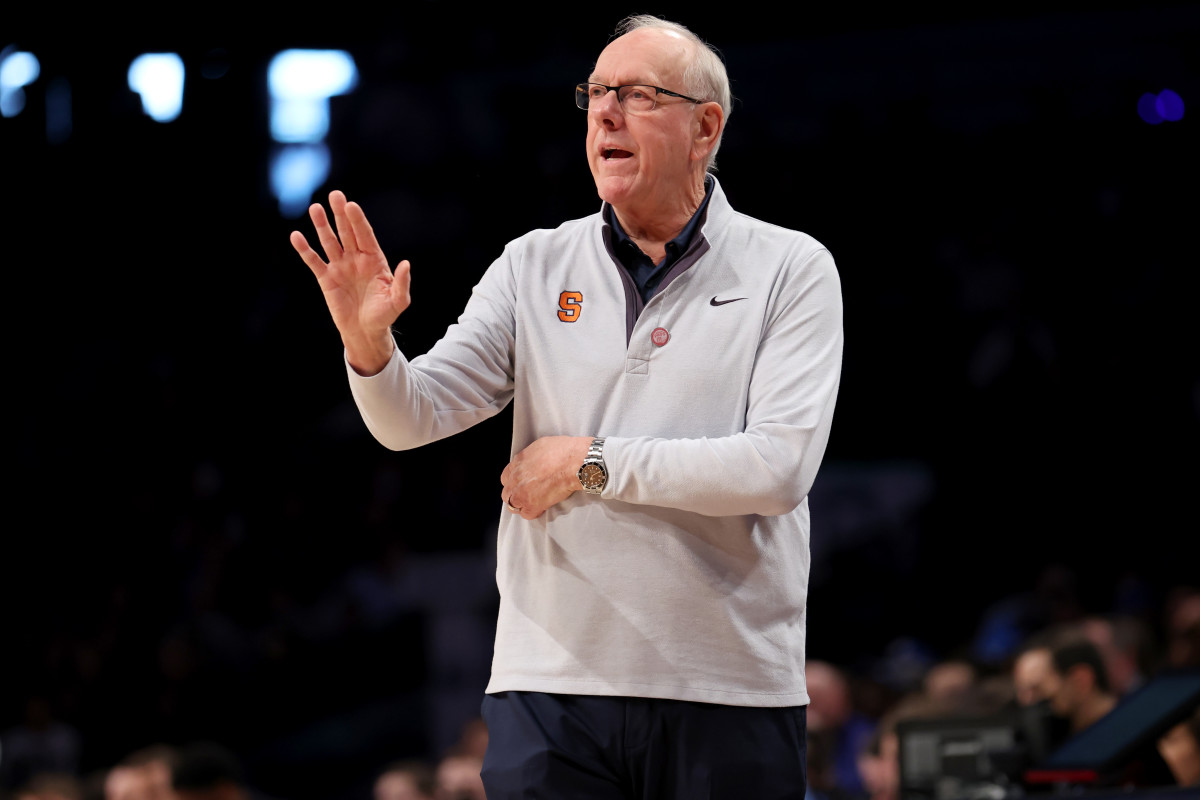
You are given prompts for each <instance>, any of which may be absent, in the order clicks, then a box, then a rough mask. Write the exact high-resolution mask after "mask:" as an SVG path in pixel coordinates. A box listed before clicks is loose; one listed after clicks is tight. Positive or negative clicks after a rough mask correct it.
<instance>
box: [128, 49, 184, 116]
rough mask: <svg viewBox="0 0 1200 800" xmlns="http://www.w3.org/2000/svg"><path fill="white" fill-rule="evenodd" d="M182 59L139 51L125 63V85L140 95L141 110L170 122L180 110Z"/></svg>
mask: <svg viewBox="0 0 1200 800" xmlns="http://www.w3.org/2000/svg"><path fill="white" fill-rule="evenodd" d="M183 77H184V75H183V59H182V58H180V57H179V56H178V55H176V54H175V53H143V54H142V55H140V56H138V57H137V58H135V59H134V60H133V63H132V64H130V65H129V88H130V89H132V90H133V91H135V92H137V93H138V94H140V95H141V96H142V110H143V111H145V112H146V115H147V116H149V117H150V118H151V119H153V120H155V121H156V122H170V121H171V120H173V119H175V118H176V117H178V116H179V112H180V111H181V110H182V109H183Z"/></svg>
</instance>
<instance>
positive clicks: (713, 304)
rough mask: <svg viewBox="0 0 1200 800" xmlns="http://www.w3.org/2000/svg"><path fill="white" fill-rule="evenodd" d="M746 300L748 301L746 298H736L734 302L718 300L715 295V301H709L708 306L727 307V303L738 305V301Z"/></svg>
mask: <svg viewBox="0 0 1200 800" xmlns="http://www.w3.org/2000/svg"><path fill="white" fill-rule="evenodd" d="M745 299H747V298H745V297H735V298H733V299H732V300H718V299H717V296H716V295H715V294H714V295H713V299H712V300H709V301H708V304H709V305H710V306H723V305H725V304H726V303H736V302H737V301H738V300H745Z"/></svg>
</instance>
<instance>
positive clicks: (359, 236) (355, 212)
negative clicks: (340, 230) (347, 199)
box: [339, 203, 381, 255]
mask: <svg viewBox="0 0 1200 800" xmlns="http://www.w3.org/2000/svg"><path fill="white" fill-rule="evenodd" d="M345 214H346V219H348V220H349V221H350V229H351V231H353V233H354V242H355V244H356V246H357V247H358V249H359V251H360V252H363V253H369V254H371V255H374V254H376V253H379V252H381V251H380V249H379V242H378V241H377V240H376V239H375V230H374V229H373V228H372V227H371V223H369V222H367V215H366V214H365V213H364V212H363V210H362V206H360V205H359V204H358V203H346V206H345ZM339 224H340V223H339Z"/></svg>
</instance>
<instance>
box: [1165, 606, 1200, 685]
mask: <svg viewBox="0 0 1200 800" xmlns="http://www.w3.org/2000/svg"><path fill="white" fill-rule="evenodd" d="M1165 619H1166V628H1167V653H1166V664H1165V666H1167V667H1173V668H1176V669H1179V668H1183V667H1200V590H1197V589H1194V588H1192V587H1182V588H1179V589H1176V590H1175V591H1174V592H1172V595H1171V597H1170V598H1169V599H1168V600H1167V606H1166V609H1165Z"/></svg>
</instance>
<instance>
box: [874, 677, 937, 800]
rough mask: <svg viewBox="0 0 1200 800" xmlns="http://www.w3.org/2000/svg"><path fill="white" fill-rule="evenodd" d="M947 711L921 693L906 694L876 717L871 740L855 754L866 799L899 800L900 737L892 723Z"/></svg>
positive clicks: (895, 725) (895, 724)
mask: <svg viewBox="0 0 1200 800" xmlns="http://www.w3.org/2000/svg"><path fill="white" fill-rule="evenodd" d="M950 713H951V709H948V708H946V706H945V705H943V704H942V703H940V702H937V701H935V700H931V699H930V698H929V697H927V696H925V694H923V693H919V692H914V693H911V694H909V695H906V696H905V697H904V698H902V699H901V700H900V702H899V703H897V704H896V706H895V707H894V708H893V709H891V710H890V711H889V712H888V713H887V714H885V715H884V716H883V718H882V719H881V720H880V721H879V727H878V730H877V731H876V734H875V736H874V737H872V739H871V742H870V743H869V745H868V746H867V749H866V750H864V751H863V752H862V753H861V754H860V755H859V757H858V769H859V774H860V776H861V778H862V785H863V789H864V790H865V792H866V795H867V797H869V798H870V800H899V797H900V737H899V735H898V734H897V732H896V727H897V725H899V724H900V723H901V722H903V721H905V720H909V719H931V718H936V717H944V716H947V715H949V714H950Z"/></svg>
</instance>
